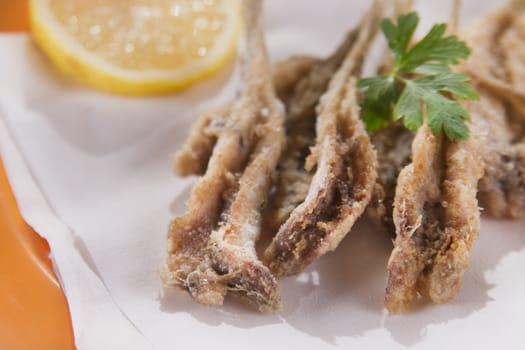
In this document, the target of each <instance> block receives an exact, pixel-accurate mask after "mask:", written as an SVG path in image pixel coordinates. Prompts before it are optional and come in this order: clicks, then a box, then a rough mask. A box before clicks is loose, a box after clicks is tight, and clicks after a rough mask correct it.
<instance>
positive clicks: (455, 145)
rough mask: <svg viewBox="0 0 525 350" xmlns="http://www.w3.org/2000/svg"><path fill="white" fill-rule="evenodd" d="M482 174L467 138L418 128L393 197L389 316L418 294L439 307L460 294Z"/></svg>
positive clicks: (476, 228)
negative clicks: (449, 136) (459, 138)
mask: <svg viewBox="0 0 525 350" xmlns="http://www.w3.org/2000/svg"><path fill="white" fill-rule="evenodd" d="M482 175H483V164H482V161H481V158H480V157H479V156H478V154H477V152H476V150H475V143H474V142H473V141H472V140H469V141H454V142H451V141H448V140H447V139H444V138H443V137H442V136H437V137H436V136H434V135H432V133H431V131H430V129H428V127H426V126H422V127H421V128H420V129H419V130H418V132H417V134H416V137H415V139H414V142H413V144H412V162H411V163H410V164H409V165H407V166H406V167H405V168H404V169H403V170H402V171H401V173H400V174H399V177H398V180H397V188H396V193H395V199H394V212H393V220H394V224H395V227H396V239H395V241H394V250H393V251H392V254H391V256H390V259H389V261H388V278H387V287H386V296H385V306H386V308H387V309H388V310H389V311H390V312H391V313H399V312H403V311H405V310H406V309H408V308H409V306H410V304H411V303H412V302H413V301H415V300H416V299H417V298H418V293H420V294H422V295H424V296H426V297H428V298H429V299H430V300H432V301H434V302H436V303H442V302H446V301H449V300H451V299H452V298H453V297H454V296H455V294H456V293H457V291H458V290H459V288H460V286H461V280H462V276H463V273H464V271H465V269H466V268H467V266H468V258H469V253H470V250H471V249H472V245H473V243H474V240H475V239H476V237H477V235H478V232H479V220H480V219H479V216H480V214H479V208H478V202H477V199H476V192H477V183H478V180H479V179H480V178H481V176H482Z"/></svg>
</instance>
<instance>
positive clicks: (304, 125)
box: [265, 29, 358, 230]
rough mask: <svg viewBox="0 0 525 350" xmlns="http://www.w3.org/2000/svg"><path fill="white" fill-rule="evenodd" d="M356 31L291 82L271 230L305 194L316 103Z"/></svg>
mask: <svg viewBox="0 0 525 350" xmlns="http://www.w3.org/2000/svg"><path fill="white" fill-rule="evenodd" d="M357 33H358V30H357V29H356V30H353V31H351V32H350V33H348V35H347V36H346V38H345V40H344V41H343V42H342V43H341V44H340V45H339V47H338V48H337V50H336V51H335V52H334V53H333V54H332V55H331V56H330V57H328V58H326V59H324V60H320V61H318V62H317V63H316V64H315V65H313V66H312V67H310V70H309V71H308V73H307V74H305V75H303V78H302V79H301V80H299V81H298V82H297V84H296V86H294V89H293V93H292V95H291V96H290V98H289V100H288V102H289V103H288V104H287V106H288V108H287V114H286V124H285V125H286V139H287V145H286V149H285V151H284V153H283V155H282V157H281V160H280V161H279V166H278V180H277V186H276V190H275V194H274V196H272V198H271V203H270V207H271V208H272V210H271V211H270V213H271V215H268V217H266V218H265V220H266V225H267V226H268V227H271V228H272V229H274V230H277V229H278V228H279V226H281V225H282V224H283V223H284V221H285V220H286V219H287V218H288V217H289V216H290V213H291V212H292V211H293V210H294V209H295V208H296V207H297V206H298V205H299V204H301V203H302V202H303V201H304V199H305V198H306V194H307V192H308V188H309V187H310V183H311V181H312V176H313V172H312V171H307V170H306V169H305V161H306V157H307V156H308V153H309V152H310V147H312V146H314V144H315V121H316V117H317V116H316V113H315V106H316V105H317V104H318V102H319V98H320V97H321V95H322V94H323V93H324V92H325V91H326V89H327V87H328V83H329V82H330V79H331V78H332V76H333V75H334V73H335V72H336V71H337V69H338V68H339V67H340V66H341V63H342V62H343V60H344V58H345V56H346V55H347V54H348V52H349V50H350V48H351V47H352V46H353V45H354V43H355V40H356V38H357Z"/></svg>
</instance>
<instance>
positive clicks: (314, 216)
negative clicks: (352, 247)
mask: <svg viewBox="0 0 525 350" xmlns="http://www.w3.org/2000/svg"><path fill="white" fill-rule="evenodd" d="M381 14H382V7H381V5H380V3H379V2H378V1H375V2H374V4H373V5H372V7H371V9H370V10H369V11H368V13H367V14H366V15H365V17H364V19H363V20H362V23H361V25H360V29H359V34H358V36H357V39H356V42H355V44H354V45H353V46H352V48H351V50H350V52H349V53H348V54H347V55H346V57H345V59H344V61H343V63H342V66H341V67H340V68H339V70H338V71H337V72H336V74H335V75H334V77H333V78H332V79H331V81H330V84H329V87H328V90H327V91H326V93H325V94H324V95H323V97H322V98H321V101H320V103H319V105H318V107H317V108H318V109H317V112H318V115H319V116H318V118H317V122H316V143H315V147H314V148H313V149H312V152H311V155H310V156H309V157H308V159H307V161H306V168H307V169H313V168H314V167H316V170H315V174H314V176H313V178H312V181H311V185H310V187H309V189H308V193H307V195H306V198H305V200H304V201H303V202H302V203H301V204H300V205H299V206H298V207H297V208H295V209H294V210H293V211H292V213H291V215H290V216H289V218H288V219H287V220H286V222H285V223H284V224H283V225H282V226H281V227H280V228H279V231H278V232H277V234H276V236H275V237H274V239H273V240H272V242H271V243H270V245H269V247H268V248H267V249H266V251H265V253H264V255H265V261H267V263H268V265H269V267H270V269H271V270H272V272H274V273H275V274H276V275H278V276H283V275H290V274H297V273H299V272H300V271H301V270H303V269H304V268H305V267H306V266H307V265H308V264H309V263H311V262H312V261H313V260H314V259H316V258H317V257H319V256H321V255H323V254H324V253H326V252H327V251H330V250H333V249H335V248H336V247H337V245H338V244H339V242H340V241H341V240H342V238H343V237H344V236H345V235H346V234H347V233H348V232H349V231H350V229H351V228H352V226H353V224H354V222H355V220H356V219H357V218H358V217H359V216H360V215H361V214H362V213H363V211H364V209H365V207H366V205H367V204H368V202H369V200H370V197H371V192H372V187H373V184H374V182H375V179H376V175H377V174H376V159H375V153H374V150H373V147H372V144H371V143H370V139H369V137H368V134H367V133H366V131H365V129H364V126H363V124H362V122H361V120H360V118H359V106H358V103H357V88H356V86H355V85H356V75H357V74H358V73H359V71H360V68H361V64H362V60H363V57H364V54H365V52H366V51H367V48H368V46H369V44H370V42H371V40H372V38H373V37H374V35H375V33H376V32H377V28H378V23H379V19H380V17H381Z"/></svg>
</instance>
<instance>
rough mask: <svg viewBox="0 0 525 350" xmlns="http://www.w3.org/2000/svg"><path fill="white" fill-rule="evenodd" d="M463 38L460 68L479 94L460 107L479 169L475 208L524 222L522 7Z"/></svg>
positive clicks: (495, 15)
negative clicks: (467, 52) (467, 116)
mask: <svg viewBox="0 0 525 350" xmlns="http://www.w3.org/2000/svg"><path fill="white" fill-rule="evenodd" d="M467 39H468V42H469V44H470V46H471V47H472V50H473V54H472V56H471V58H470V59H469V60H468V61H467V62H466V63H465V64H464V65H463V67H462V69H463V70H465V71H467V72H468V73H470V74H471V75H472V76H473V77H474V80H475V82H476V84H477V85H478V90H479V91H480V95H481V99H480V101H479V102H469V103H468V104H467V105H466V107H467V109H468V110H469V112H470V113H471V115H472V118H473V123H472V129H473V130H474V132H473V136H474V138H475V139H476V142H477V145H478V150H479V152H480V154H481V156H482V158H483V160H484V165H485V176H484V177H483V179H482V180H481V182H480V194H479V199H480V203H481V206H482V207H483V208H484V213H486V214H488V215H491V216H495V217H508V218H520V217H525V153H524V152H525V84H524V81H525V68H524V66H523V62H524V60H525V3H524V2H523V1H512V2H511V3H510V4H509V5H507V6H505V7H502V8H501V9H498V10H496V11H493V12H492V13H489V14H488V15H487V16H486V17H485V18H483V19H482V20H481V21H480V22H479V23H478V24H477V25H475V26H474V27H473V28H471V30H470V31H469V32H468V33H467Z"/></svg>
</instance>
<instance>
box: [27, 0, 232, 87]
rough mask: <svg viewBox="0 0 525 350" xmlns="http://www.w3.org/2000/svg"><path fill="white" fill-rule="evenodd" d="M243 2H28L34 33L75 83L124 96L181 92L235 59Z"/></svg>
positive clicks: (35, 38)
mask: <svg viewBox="0 0 525 350" xmlns="http://www.w3.org/2000/svg"><path fill="white" fill-rule="evenodd" d="M239 17H240V16H239V2H238V0H148V1H144V0H112V1H109V0H30V19H31V32H32V35H33V37H34V40H35V42H36V43H37V45H38V46H40V47H41V49H42V50H43V51H44V52H45V53H46V54H47V56H49V58H50V59H51V61H52V62H53V63H54V64H55V65H56V66H57V67H58V69H60V70H61V71H62V72H63V73H65V74H66V75H68V76H69V77H71V78H73V79H75V80H77V81H80V82H83V83H85V84H87V85H90V86H92V87H95V88H98V89H101V90H104V91H108V92H112V93H118V94H125V95H148V94H156V93H164V92H170V91H175V90H178V89H181V88H184V87H187V86H188V85H190V84H192V83H194V82H196V81H197V80H200V79H202V78H203V77H206V76H209V75H210V74H212V73H214V72H216V71H217V70H218V69H219V68H221V67H222V66H223V64H224V63H225V62H226V61H227V60H228V59H229V58H230V57H231V56H232V54H233V53H234V52H235V47H236V42H237V37H238V31H239V27H240V20H239V19H240V18H239Z"/></svg>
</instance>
